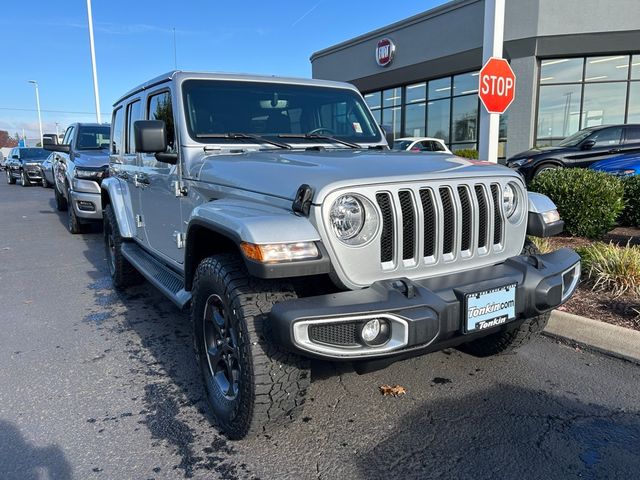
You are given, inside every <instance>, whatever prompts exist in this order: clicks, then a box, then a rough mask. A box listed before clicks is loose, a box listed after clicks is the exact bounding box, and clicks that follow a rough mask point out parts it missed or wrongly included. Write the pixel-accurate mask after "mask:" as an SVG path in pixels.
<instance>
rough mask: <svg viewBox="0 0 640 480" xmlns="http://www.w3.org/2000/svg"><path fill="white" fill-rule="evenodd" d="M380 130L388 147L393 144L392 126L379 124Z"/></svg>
mask: <svg viewBox="0 0 640 480" xmlns="http://www.w3.org/2000/svg"><path fill="white" fill-rule="evenodd" d="M380 128H382V131H383V132H384V138H385V139H386V140H387V143H388V144H389V147H391V146H392V145H393V140H394V135H393V127H392V126H391V125H380Z"/></svg>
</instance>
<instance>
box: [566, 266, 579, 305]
mask: <svg viewBox="0 0 640 480" xmlns="http://www.w3.org/2000/svg"><path fill="white" fill-rule="evenodd" d="M580 270H581V267H580V262H578V263H576V264H575V265H574V266H573V267H571V268H570V269H569V270H566V271H565V272H563V273H562V301H563V302H564V301H565V300H567V299H568V298H569V297H570V296H571V294H572V293H573V292H574V291H575V289H576V287H577V286H578V282H579V281H580Z"/></svg>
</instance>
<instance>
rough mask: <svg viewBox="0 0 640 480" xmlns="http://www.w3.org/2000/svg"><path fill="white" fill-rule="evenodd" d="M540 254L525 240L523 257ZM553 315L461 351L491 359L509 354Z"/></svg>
mask: <svg viewBox="0 0 640 480" xmlns="http://www.w3.org/2000/svg"><path fill="white" fill-rule="evenodd" d="M538 253H540V251H539V250H538V248H537V247H536V246H535V245H534V244H533V242H531V241H530V240H528V239H527V240H525V243H524V247H522V252H521V255H535V254H538ZM550 315H551V313H544V314H542V315H538V316H536V317H532V318H528V319H526V320H525V321H524V322H523V323H522V324H521V325H520V326H519V327H517V328H514V329H512V330H507V331H503V332H498V333H493V334H491V335H488V336H486V337H482V338H479V339H478V340H474V341H472V342H469V343H465V344H464V345H461V346H460V350H462V351H464V352H466V353H470V354H471V355H475V356H476V357H490V356H492V355H497V354H501V353H509V352H511V351H513V350H515V349H517V348H518V347H520V346H522V345H524V344H525V343H527V342H529V341H530V340H531V339H532V338H534V337H535V336H536V335H538V334H539V333H540V332H542V330H544V328H545V327H546V326H547V322H548V321H549V316H550Z"/></svg>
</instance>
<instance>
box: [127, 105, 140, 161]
mask: <svg viewBox="0 0 640 480" xmlns="http://www.w3.org/2000/svg"><path fill="white" fill-rule="evenodd" d="M136 120H140V100H136V101H135V102H133V103H130V104H129V105H128V106H127V148H126V149H125V153H136V142H135V137H134V136H133V123H134V122H135V121H136Z"/></svg>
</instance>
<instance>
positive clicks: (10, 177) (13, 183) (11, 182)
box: [5, 167, 16, 185]
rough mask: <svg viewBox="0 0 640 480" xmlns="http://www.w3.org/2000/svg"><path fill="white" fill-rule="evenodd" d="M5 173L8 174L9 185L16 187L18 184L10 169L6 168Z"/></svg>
mask: <svg viewBox="0 0 640 480" xmlns="http://www.w3.org/2000/svg"><path fill="white" fill-rule="evenodd" d="M5 173H6V174H7V183H8V184H9V185H15V184H16V179H15V178H13V175H11V172H10V171H9V168H8V167H7V168H6V170H5Z"/></svg>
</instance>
